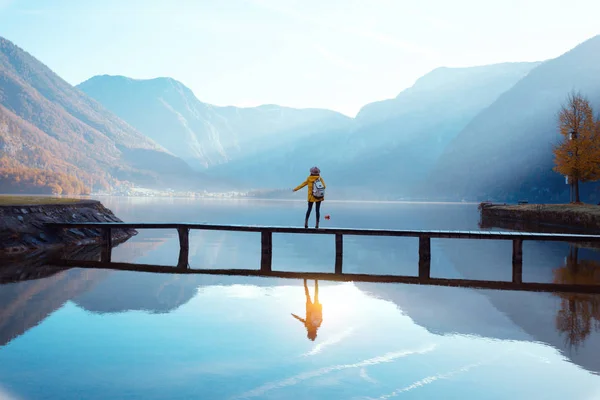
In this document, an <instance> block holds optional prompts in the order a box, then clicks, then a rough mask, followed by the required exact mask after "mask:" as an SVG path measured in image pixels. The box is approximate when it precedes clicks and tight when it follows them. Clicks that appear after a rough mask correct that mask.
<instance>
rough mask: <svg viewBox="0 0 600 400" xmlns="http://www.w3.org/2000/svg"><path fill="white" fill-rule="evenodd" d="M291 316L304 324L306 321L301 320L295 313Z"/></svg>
mask: <svg viewBox="0 0 600 400" xmlns="http://www.w3.org/2000/svg"><path fill="white" fill-rule="evenodd" d="M292 317H294V318H296V319H297V320H298V321H300V322H302V323H303V324H306V321H305V320H303V319H302V318H300V317H299V316H297V315H296V314H292Z"/></svg>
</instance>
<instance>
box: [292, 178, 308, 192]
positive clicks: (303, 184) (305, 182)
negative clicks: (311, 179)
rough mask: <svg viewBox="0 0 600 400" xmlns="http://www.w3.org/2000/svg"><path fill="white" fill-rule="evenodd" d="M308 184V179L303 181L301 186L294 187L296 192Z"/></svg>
mask: <svg viewBox="0 0 600 400" xmlns="http://www.w3.org/2000/svg"><path fill="white" fill-rule="evenodd" d="M306 185H308V179H307V180H305V181H304V182H302V183H301V184H300V186H296V188H295V189H294V192H297V191H298V190H300V189H302V188H303V187H304V186H306Z"/></svg>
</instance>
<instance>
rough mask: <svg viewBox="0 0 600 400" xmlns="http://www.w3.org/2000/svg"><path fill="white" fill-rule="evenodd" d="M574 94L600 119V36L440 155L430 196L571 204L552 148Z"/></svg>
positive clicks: (492, 109) (548, 66) (496, 107)
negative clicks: (588, 103)
mask: <svg viewBox="0 0 600 400" xmlns="http://www.w3.org/2000/svg"><path fill="white" fill-rule="evenodd" d="M572 90H579V91H581V93H582V94H584V95H586V96H587V97H588V98H589V99H590V101H591V103H592V104H593V105H594V107H595V110H596V111H600V35H599V36H596V37H594V38H592V39H589V40H587V41H585V42H584V43H582V44H580V45H578V46H577V47H575V48H574V49H572V50H570V51H568V52H566V53H565V54H563V55H561V56H560V57H557V58H555V59H552V60H548V61H545V62H544V63H542V64H541V65H539V66H538V67H537V68H535V69H534V70H533V71H531V72H530V73H529V74H528V75H527V76H526V77H524V78H523V79H522V80H520V81H519V82H517V83H516V84H515V85H514V86H513V87H512V88H511V89H510V90H508V91H507V92H505V93H504V94H502V95H501V96H500V97H498V99H497V100H496V101H495V102H494V103H493V104H492V105H490V106H489V107H488V108H486V109H485V110H482V111H481V112H480V113H479V114H478V115H477V116H476V117H475V118H474V119H473V120H472V121H471V122H470V123H469V124H468V126H466V127H465V129H464V130H462V132H460V134H458V135H457V137H456V139H455V140H453V141H452V143H451V144H450V145H449V146H448V148H447V149H446V150H445V151H444V153H443V154H442V155H441V157H440V159H439V160H438V162H437V164H436V166H435V168H434V169H433V170H432V171H431V174H430V176H429V181H428V184H427V185H423V187H422V188H421V193H422V194H423V196H426V197H436V198H469V199H472V200H485V199H488V198H489V199H492V200H497V201H516V200H519V199H521V198H526V199H529V200H530V201H538V200H540V201H568V194H567V192H568V186H567V185H565V178H564V177H562V176H561V175H559V174H557V173H555V172H554V171H552V168H553V166H554V162H553V158H554V156H553V154H552V146H553V144H555V143H557V142H558V141H559V140H560V135H559V133H558V126H557V118H558V117H557V113H558V111H559V109H560V106H561V104H562V103H564V102H565V100H566V97H567V95H568V93H569V92H571V91H572ZM596 197H597V196H596Z"/></svg>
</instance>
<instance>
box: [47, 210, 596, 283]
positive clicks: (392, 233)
mask: <svg viewBox="0 0 600 400" xmlns="http://www.w3.org/2000/svg"><path fill="white" fill-rule="evenodd" d="M47 226H49V227H51V228H52V229H99V230H101V231H102V236H103V238H104V240H103V243H104V249H103V251H102V255H101V259H100V261H80V260H66V259H61V260H57V261H56V264H57V265H60V266H64V267H89V268H109V269H120V270H129V271H145V272H157V273H196V274H216V275H245V276H266V277H277V278H293V279H298V278H306V279H319V280H335V281H362V282H396V283H410V284H426V285H441V286H458V287H473V288H482V289H504V290H525V291H545V292H577V293H600V285H581V284H555V283H536V282H523V242H524V241H525V240H530V241H555V242H568V243H596V242H597V243H600V235H584V234H558V233H533V232H496V231H447V230H383V229H347V228H324V229H313V228H308V229H306V228H296V227H277V226H248V225H212V224H195V223H192V224H190V223H122V222H78V223H50V224H47ZM117 229H135V230H140V229H175V230H177V232H178V234H179V244H180V251H179V260H178V263H177V267H164V266H157V265H141V264H128V263H114V262H111V258H112V257H111V255H112V247H113V245H112V231H113V230H117ZM190 230H205V231H229V232H255V233H260V234H261V262H260V269H259V270H258V269H257V270H252V269H190V268H189V232H190ZM274 233H278V234H279V233H291V234H312V235H331V236H334V237H335V269H334V272H333V273H327V272H323V273H320V272H283V271H273V269H272V255H273V234H274ZM344 236H387V237H413V238H418V239H419V266H418V275H417V276H400V275H370V274H346V273H343V272H342V266H343V252H344V251H343V246H344V241H343V239H344ZM431 239H478V240H509V241H512V244H513V246H512V280H511V281H485V280H471V279H446V278H432V277H431Z"/></svg>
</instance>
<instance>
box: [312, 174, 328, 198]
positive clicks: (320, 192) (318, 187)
mask: <svg viewBox="0 0 600 400" xmlns="http://www.w3.org/2000/svg"><path fill="white" fill-rule="evenodd" d="M312 194H313V197H314V198H317V199H322V198H323V197H325V186H323V182H321V178H319V179H317V180H316V181H314V182H313V184H312Z"/></svg>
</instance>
